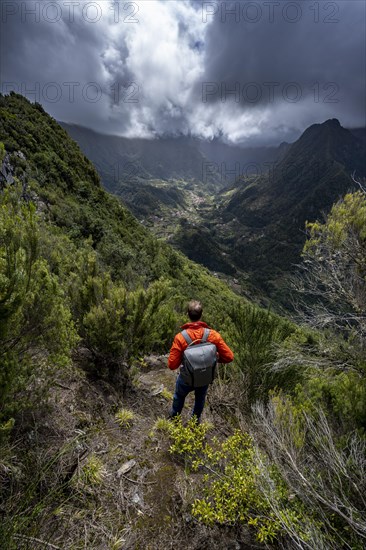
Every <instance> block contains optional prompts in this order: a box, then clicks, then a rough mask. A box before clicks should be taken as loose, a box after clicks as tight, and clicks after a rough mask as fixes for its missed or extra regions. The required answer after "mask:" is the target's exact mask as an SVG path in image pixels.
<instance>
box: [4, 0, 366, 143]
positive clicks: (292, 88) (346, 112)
mask: <svg viewBox="0 0 366 550" xmlns="http://www.w3.org/2000/svg"><path fill="white" fill-rule="evenodd" d="M365 6H366V3H365V2H364V0H337V1H334V2H333V1H328V0H319V1H312V0H298V1H296V2H292V1H291V2H290V1H287V0H260V1H259V0H255V1H247V0H245V1H244V0H243V1H224V2H215V1H214V2H202V1H197V0H156V1H155V0H142V1H141V0H137V1H133V2H124V1H109V0H98V1H95V2H91V1H87V0H57V1H47V0H40V1H34V0H27V1H20V0H19V1H18V0H10V1H5V0H4V1H3V2H2V4H1V91H2V93H7V92H9V91H10V90H11V89H13V90H16V91H19V92H20V93H23V94H24V95H26V96H27V97H28V98H29V99H31V100H32V101H39V102H40V103H42V104H43V106H44V107H45V109H46V110H47V111H48V112H49V113H50V114H51V115H52V116H54V117H55V118H56V119H58V120H63V121H67V122H73V123H75V124H81V125H84V126H87V127H90V128H93V129H94V130H96V131H99V132H102V133H111V134H118V135H123V136H127V137H154V136H158V135H164V134H172V133H173V134H189V133H190V134H193V135H197V136H201V137H205V138H209V139H211V138H213V137H215V136H221V137H222V139H223V140H225V141H229V142H235V143H242V144H245V145H248V144H278V143H279V142H280V141H283V140H288V141H291V140H293V139H295V138H297V137H298V135H299V134H300V132H301V131H303V130H304V129H305V128H306V127H307V126H309V125H310V124H312V123H314V122H323V121H324V120H326V119H327V118H339V120H340V121H341V124H342V125H343V126H346V127H360V126H366V121H365V92H366V83H365V71H366V68H365V51H366V45H365V35H366V32H365V17H366V16H365Z"/></svg>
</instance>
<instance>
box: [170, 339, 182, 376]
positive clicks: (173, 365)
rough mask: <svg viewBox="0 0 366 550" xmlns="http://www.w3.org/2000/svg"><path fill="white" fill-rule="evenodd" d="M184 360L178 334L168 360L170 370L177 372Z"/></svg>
mask: <svg viewBox="0 0 366 550" xmlns="http://www.w3.org/2000/svg"><path fill="white" fill-rule="evenodd" d="M182 358H183V349H182V345H181V343H180V341H179V337H178V334H177V335H176V337H175V338H174V341H173V345H172V347H171V348H170V353H169V358H168V367H169V368H170V370H176V369H177V368H179V366H180V365H181V363H182Z"/></svg>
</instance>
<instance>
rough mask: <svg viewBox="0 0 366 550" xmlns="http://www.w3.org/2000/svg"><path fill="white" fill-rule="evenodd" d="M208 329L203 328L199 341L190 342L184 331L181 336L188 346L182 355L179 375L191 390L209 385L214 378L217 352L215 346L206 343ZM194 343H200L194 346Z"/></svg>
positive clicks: (190, 339)
mask: <svg viewBox="0 0 366 550" xmlns="http://www.w3.org/2000/svg"><path fill="white" fill-rule="evenodd" d="M209 334H210V329H208V328H205V330H204V333H203V336H202V338H201V339H200V340H194V341H193V340H192V338H190V336H189V335H188V332H187V331H186V330H183V331H182V335H183V337H184V339H185V341H186V342H187V344H188V347H187V348H186V349H185V350H184V353H183V366H182V367H181V369H180V374H181V376H182V378H183V381H184V382H185V383H186V384H189V385H190V386H192V387H193V388H200V387H201V386H207V385H208V384H211V383H212V382H213V380H214V378H215V371H216V362H217V355H216V354H217V350H216V346H215V344H213V343H212V342H207V338H208V335H209ZM196 342H200V343H199V344H196Z"/></svg>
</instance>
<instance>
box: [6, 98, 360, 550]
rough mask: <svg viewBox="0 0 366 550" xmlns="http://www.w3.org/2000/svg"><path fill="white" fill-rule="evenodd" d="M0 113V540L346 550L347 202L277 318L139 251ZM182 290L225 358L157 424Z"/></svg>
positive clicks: (353, 510)
mask: <svg viewBox="0 0 366 550" xmlns="http://www.w3.org/2000/svg"><path fill="white" fill-rule="evenodd" d="M0 112H1V119H0V142H1V144H0V161H1V164H2V166H1V179H0V184H1V193H0V319H1V325H0V350H1V351H0V353H1V370H0V384H1V395H2V401H1V408H0V427H1V432H0V436H1V454H0V483H1V494H2V497H1V506H0V514H1V522H0V540H1V541H2V544H3V546H4V547H5V548H7V549H8V548H9V549H12V548H14V549H15V548H16V549H18V548H31V549H36V548H42V547H45V546H48V547H50V548H52V547H56V548H57V547H58V548H73V549H74V548H75V549H78V548H93V549H94V548H96V549H99V548H100V549H104V548H114V549H116V548H126V549H128V548H131V549H132V548H148V549H152V550H154V549H160V548H165V547H167V548H169V547H173V546H175V545H176V544H179V543H182V544H184V545H185V546H186V547H187V548H191V549H198V548H212V547H215V548H251V547H252V548H255V547H261V546H262V547H267V548H268V547H273V548H318V547H319V548H327V549H328V548H331V549H339V548H352V549H361V548H363V547H364V544H365V537H366V524H365V517H366V515H365V508H366V503H365V494H366V491H365V489H366V487H365V482H366V475H365V468H366V463H365V456H366V453H365V447H366V442H365V427H366V382H365V374H366V372H365V371H366V364H365V355H364V349H365V333H366V330H365V329H366V326H365V318H364V311H365V306H366V304H365V296H366V292H365V290H366V289H365V284H366V281H365V276H366V199H365V193H364V192H363V191H362V190H360V191H359V192H357V193H354V194H349V195H347V196H345V197H344V200H343V201H341V202H340V203H338V204H336V205H335V206H334V207H333V209H332V211H331V213H330V214H329V216H328V218H327V220H326V221H325V222H324V223H323V224H320V223H316V224H312V225H311V226H309V228H308V231H309V240H308V242H307V244H306V248H305V251H304V264H303V272H302V274H301V277H299V279H298V281H297V294H296V296H297V298H298V310H299V317H298V318H297V320H296V321H297V322H296V323H294V322H290V321H289V320H287V319H284V318H281V317H279V316H276V315H274V314H272V313H271V312H268V311H264V310H262V309H259V308H258V307H256V306H253V305H252V304H250V303H249V302H247V301H245V300H244V299H242V298H240V297H239V296H237V295H235V294H233V293H232V292H231V291H230V290H229V289H228V288H227V287H225V285H224V284H223V283H222V282H220V281H218V280H217V279H215V278H214V277H212V276H211V275H210V274H209V272H208V271H206V270H204V269H202V268H200V267H199V266H197V265H196V264H194V263H192V262H190V261H188V260H187V259H186V258H184V256H183V255H181V254H179V253H177V252H175V251H174V250H173V249H171V248H170V247H169V246H168V245H167V244H164V243H161V242H159V241H157V240H156V239H155V237H153V236H152V235H151V234H150V233H149V232H148V231H147V230H146V229H145V228H143V227H142V226H141V224H140V223H139V222H137V221H136V220H135V218H134V217H133V216H132V215H131V214H130V213H129V212H128V211H127V210H126V209H125V208H124V207H123V206H122V205H121V204H120V203H119V202H118V200H117V199H115V198H113V197H111V196H109V195H108V194H107V193H106V192H104V191H103V190H102V189H101V187H100V183H99V179H98V176H97V174H96V172H95V170H94V169H93V166H92V165H91V164H90V162H89V161H88V160H87V159H86V158H85V157H84V156H83V155H82V154H81V152H80V150H79V149H78V147H77V146H76V145H75V143H74V142H72V141H71V140H70V139H69V138H68V136H67V134H66V133H65V132H64V131H63V130H62V129H61V128H60V127H59V126H58V125H57V123H55V121H53V120H52V119H51V118H50V117H49V116H48V115H47V114H46V113H45V112H44V111H43V109H42V108H41V107H40V106H39V105H37V104H36V105H32V104H30V103H29V102H28V101H27V100H25V99H24V98H22V97H21V96H18V95H16V94H11V95H10V96H7V97H2V96H1V97H0ZM360 184H361V188H362V185H363V184H362V182H360ZM192 296H194V297H195V298H198V299H201V300H202V301H203V303H204V306H205V320H206V321H207V322H208V323H209V324H212V326H214V327H215V328H216V329H218V330H219V331H220V332H221V333H222V334H223V336H224V337H225V340H226V341H227V342H228V343H229V345H230V347H232V348H233V350H234V353H235V363H234V364H232V365H229V366H228V367H224V366H222V367H221V368H220V370H219V372H220V376H219V379H218V380H216V381H215V383H214V384H213V386H212V387H211V388H210V393H209V401H208V405H207V407H206V409H205V412H204V422H203V424H202V425H199V426H197V425H196V424H194V423H192V422H191V421H189V420H188V414H189V413H188V409H187V410H186V411H185V414H184V416H183V419H182V420H183V423H181V422H180V421H178V422H169V421H167V420H166V419H165V417H166V414H167V412H168V410H169V406H170V401H171V398H172V391H173V388H174V380H175V374H174V373H171V372H169V371H168V370H167V369H166V367H165V361H166V358H165V357H164V355H165V354H166V352H167V350H168V349H169V346H170V343H171V340H172V337H173V335H174V333H175V332H176V331H177V330H178V327H179V326H180V324H182V322H183V321H184V309H185V304H186V301H187V299H188V298H191V297H192ZM302 296H304V298H305V299H304V300H303V301H301V297H302ZM300 313H301V316H300Z"/></svg>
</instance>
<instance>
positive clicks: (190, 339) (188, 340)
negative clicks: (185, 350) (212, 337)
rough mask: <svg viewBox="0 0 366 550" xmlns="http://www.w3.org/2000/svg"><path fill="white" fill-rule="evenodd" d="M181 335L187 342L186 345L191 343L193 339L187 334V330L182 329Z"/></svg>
mask: <svg viewBox="0 0 366 550" xmlns="http://www.w3.org/2000/svg"><path fill="white" fill-rule="evenodd" d="M181 334H182V336H183V338H184V339H185V341H186V342H187V344H188V345H190V344H192V342H193V340H192V338H191V337H190V336H189V334H188V332H187V331H186V330H182V333H181Z"/></svg>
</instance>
